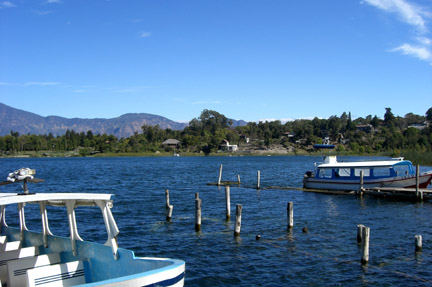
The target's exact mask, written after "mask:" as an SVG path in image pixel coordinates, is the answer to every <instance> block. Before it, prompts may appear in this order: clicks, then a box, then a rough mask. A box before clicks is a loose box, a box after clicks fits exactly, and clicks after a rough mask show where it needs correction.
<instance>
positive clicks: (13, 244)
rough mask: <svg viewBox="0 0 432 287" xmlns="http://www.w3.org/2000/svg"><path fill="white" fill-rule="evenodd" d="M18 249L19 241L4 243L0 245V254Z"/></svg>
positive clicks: (19, 246)
mask: <svg viewBox="0 0 432 287" xmlns="http://www.w3.org/2000/svg"><path fill="white" fill-rule="evenodd" d="M19 248H21V241H11V242H5V243H4V244H1V245H0V252H3V251H11V250H17V249H19Z"/></svg>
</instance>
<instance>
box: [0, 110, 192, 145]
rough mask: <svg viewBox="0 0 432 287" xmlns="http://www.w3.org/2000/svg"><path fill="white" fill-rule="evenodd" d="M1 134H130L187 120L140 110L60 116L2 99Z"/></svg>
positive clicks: (174, 127)
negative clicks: (95, 115) (88, 116)
mask: <svg viewBox="0 0 432 287" xmlns="http://www.w3.org/2000/svg"><path fill="white" fill-rule="evenodd" d="M0 123H1V125H0V136H4V135H8V134H10V133H11V131H14V132H18V133H19V134H35V135H44V134H46V135H47V134H50V133H51V134H53V135H55V136H56V135H64V134H65V133H66V131H67V130H74V131H75V132H87V131H92V132H93V133H94V134H104V133H106V134H109V135H114V136H116V137H117V138H122V137H124V138H126V137H130V136H132V135H133V134H134V132H136V131H137V132H141V131H142V129H141V127H142V126H143V125H150V126H155V125H159V127H160V128H162V129H167V128H169V129H172V130H182V129H184V128H185V126H186V124H184V123H179V122H175V121H172V120H169V119H167V118H165V117H162V116H157V115H152V114H146V113H139V114H125V115H122V116H120V117H117V118H112V119H79V118H73V119H68V118H63V117H58V116H48V117H42V116H39V115H37V114H34V113H30V112H26V111H23V110H19V109H15V108H12V107H10V106H7V105H5V104H2V103H0Z"/></svg>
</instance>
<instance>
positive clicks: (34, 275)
mask: <svg viewBox="0 0 432 287" xmlns="http://www.w3.org/2000/svg"><path fill="white" fill-rule="evenodd" d="M27 281H28V285H27V286H28V287H34V286H38V287H57V286H74V285H79V284H85V283H86V280H85V273H84V264H83V261H81V260H80V261H71V262H67V263H63V264H55V265H49V266H43V267H38V268H34V269H30V270H27Z"/></svg>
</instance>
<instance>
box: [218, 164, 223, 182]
mask: <svg viewBox="0 0 432 287" xmlns="http://www.w3.org/2000/svg"><path fill="white" fill-rule="evenodd" d="M221 180H222V164H221V165H220V167H219V179H218V185H221Z"/></svg>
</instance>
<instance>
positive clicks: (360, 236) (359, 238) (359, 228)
mask: <svg viewBox="0 0 432 287" xmlns="http://www.w3.org/2000/svg"><path fill="white" fill-rule="evenodd" d="M364 227H365V226H364V225H363V224H358V225H357V243H362V241H363V240H362V239H363V229H364Z"/></svg>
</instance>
